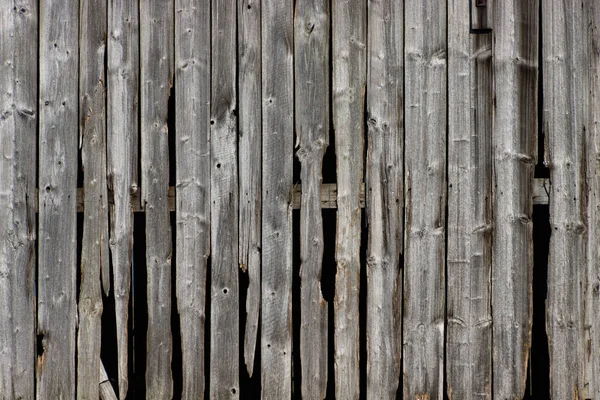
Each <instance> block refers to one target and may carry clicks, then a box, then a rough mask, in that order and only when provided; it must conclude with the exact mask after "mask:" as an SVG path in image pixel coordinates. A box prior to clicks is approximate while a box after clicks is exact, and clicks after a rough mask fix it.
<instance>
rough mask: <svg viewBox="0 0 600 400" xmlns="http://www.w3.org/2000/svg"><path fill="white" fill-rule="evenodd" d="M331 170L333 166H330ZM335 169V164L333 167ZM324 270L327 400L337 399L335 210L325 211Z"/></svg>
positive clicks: (322, 274)
mask: <svg viewBox="0 0 600 400" xmlns="http://www.w3.org/2000/svg"><path fill="white" fill-rule="evenodd" d="M330 168H331V166H330ZM333 168H334V169H335V164H334V166H333ZM322 216H323V247H324V251H323V269H322V272H321V292H322V293H323V299H325V301H326V302H327V391H326V392H325V399H326V400H334V399H335V369H334V366H335V363H334V356H335V352H334V346H335V343H334V341H333V339H334V333H335V330H334V318H335V315H334V308H333V300H334V298H335V274H336V268H337V266H336V263H335V237H336V236H335V235H336V217H337V212H336V210H335V209H323V212H322Z"/></svg>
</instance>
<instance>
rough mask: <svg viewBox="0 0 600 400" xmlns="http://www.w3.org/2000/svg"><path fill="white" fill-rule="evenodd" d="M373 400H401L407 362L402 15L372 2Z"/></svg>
mask: <svg viewBox="0 0 600 400" xmlns="http://www.w3.org/2000/svg"><path fill="white" fill-rule="evenodd" d="M368 16H369V21H368V26H369V30H368V51H369V55H368V71H367V114H368V115H367V127H368V152H367V174H366V186H367V188H368V190H367V220H368V229H369V233H368V235H369V243H368V247H367V398H369V399H395V398H396V392H397V390H398V385H399V382H400V371H401V355H402V266H401V265H400V257H401V255H402V253H403V243H402V239H403V212H402V211H403V208H404V182H403V173H404V161H403V150H404V115H403V112H402V110H403V108H404V87H403V84H404V80H403V76H404V21H403V18H404V9H403V4H402V3H401V2H395V1H393V0H382V1H377V2H369V8H368Z"/></svg>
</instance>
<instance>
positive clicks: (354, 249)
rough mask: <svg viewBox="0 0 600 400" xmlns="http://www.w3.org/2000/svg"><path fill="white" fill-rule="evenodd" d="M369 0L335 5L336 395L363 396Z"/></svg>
mask: <svg viewBox="0 0 600 400" xmlns="http://www.w3.org/2000/svg"><path fill="white" fill-rule="evenodd" d="M366 8H367V7H366V1H365V0H334V1H333V2H332V13H333V14H332V24H333V26H332V35H333V36H332V39H333V40H332V43H333V44H332V45H333V52H332V57H333V60H332V62H333V77H332V82H333V88H332V90H333V96H332V98H333V126H334V129H335V148H336V150H335V151H336V164H337V181H338V186H337V189H338V195H337V204H338V212H337V227H336V253H335V257H336V263H337V272H336V276H335V298H334V313H335V314H334V315H335V318H334V335H335V336H334V343H335V349H334V363H335V392H336V396H337V397H338V398H340V399H357V398H358V396H359V381H360V379H359V375H360V373H359V328H358V325H359V324H358V302H359V290H360V288H359V286H360V228H361V209H360V204H359V193H360V187H361V185H362V181H363V164H364V163H363V159H364V154H363V152H364V131H365V129H364V101H365V83H366V69H367V56H366V53H367V52H366V47H367V32H366V25H367V17H366V11H367V10H366Z"/></svg>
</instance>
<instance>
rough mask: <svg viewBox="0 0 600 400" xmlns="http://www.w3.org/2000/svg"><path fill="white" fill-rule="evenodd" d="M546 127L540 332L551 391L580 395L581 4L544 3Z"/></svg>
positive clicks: (565, 395)
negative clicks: (546, 240)
mask: <svg viewBox="0 0 600 400" xmlns="http://www.w3.org/2000/svg"><path fill="white" fill-rule="evenodd" d="M542 29H543V39H542V40H543V43H544V48H543V60H544V65H543V67H544V76H543V79H544V86H543V87H544V97H545V98H546V99H547V101H545V102H544V127H545V129H544V131H545V133H546V138H547V146H546V147H547V160H548V164H549V167H550V180H551V182H552V186H550V198H551V201H550V226H551V228H552V235H551V237H550V252H549V258H548V300H547V315H546V331H547V333H548V344H549V356H550V395H551V396H552V398H554V399H563V398H564V399H566V398H572V399H576V398H583V395H584V390H585V389H586V385H585V373H584V372H585V371H584V370H585V368H584V366H585V357H586V347H587V344H586V343H584V330H585V325H584V312H585V311H584V307H585V302H584V300H585V289H586V287H585V281H586V277H585V273H586V242H587V232H586V231H587V229H586V221H585V219H586V217H585V216H586V214H587V210H586V205H585V194H586V192H585V190H586V187H585V181H586V175H587V174H586V165H585V159H584V156H585V148H584V143H585V134H586V127H587V121H585V120H584V116H585V112H586V109H587V100H588V97H587V96H586V95H585V93H584V91H585V88H584V85H585V84H586V82H585V79H584V73H585V72H586V70H587V68H586V65H585V61H586V60H585V51H586V49H585V47H584V46H585V43H584V34H585V32H586V30H587V26H586V24H585V23H584V19H583V7H582V3H581V2H580V1H575V0H570V1H564V0H553V1H548V2H545V3H544V5H543V7H542Z"/></svg>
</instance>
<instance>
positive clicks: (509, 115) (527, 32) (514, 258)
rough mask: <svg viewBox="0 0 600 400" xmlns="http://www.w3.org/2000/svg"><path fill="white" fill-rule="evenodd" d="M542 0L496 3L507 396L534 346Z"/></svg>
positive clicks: (497, 236)
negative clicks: (534, 192) (535, 186)
mask: <svg viewBox="0 0 600 400" xmlns="http://www.w3.org/2000/svg"><path fill="white" fill-rule="evenodd" d="M538 3H539V2H538V0H523V1H521V0H519V1H516V0H506V1H498V2H495V3H494V4H495V7H496V8H495V10H494V24H493V26H494V31H493V35H494V39H493V41H494V48H493V52H494V58H493V79H494V92H495V102H494V104H495V107H494V109H493V152H494V153H493V154H494V170H493V176H494V190H495V192H494V205H493V208H494V226H493V255H492V318H493V338H492V343H493V345H492V346H493V361H492V363H493V376H494V378H496V377H502V378H501V379H494V387H493V396H494V398H501V399H508V398H510V399H512V398H521V397H522V396H523V394H524V391H525V381H526V371H527V360H528V354H529V349H530V347H531V310H532V300H531V290H532V289H531V282H532V266H533V250H532V240H531V235H532V221H531V213H532V206H533V201H532V198H533V196H532V189H533V172H534V162H535V159H534V153H536V149H537V146H536V136H537V135H536V131H537V76H538V27H539V14H538V6H539V5H538Z"/></svg>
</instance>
